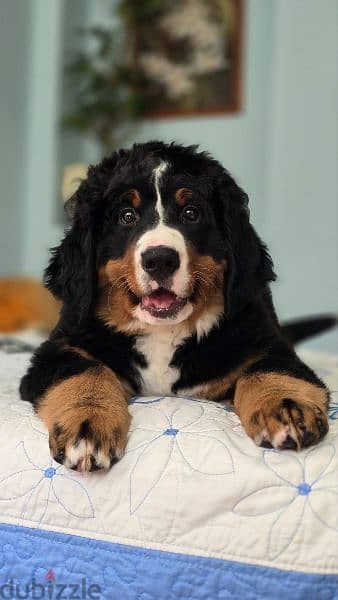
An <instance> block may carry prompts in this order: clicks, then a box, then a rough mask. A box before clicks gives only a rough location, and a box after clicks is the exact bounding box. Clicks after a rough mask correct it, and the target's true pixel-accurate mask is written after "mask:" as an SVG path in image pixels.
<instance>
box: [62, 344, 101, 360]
mask: <svg viewBox="0 0 338 600" xmlns="http://www.w3.org/2000/svg"><path fill="white" fill-rule="evenodd" d="M64 349H65V350H68V351H70V352H74V353H75V354H78V355H79V356H81V357H82V358H87V359H88V360H95V358H94V357H93V356H92V355H91V354H89V352H87V350H83V348H78V347H77V346H68V345H66V346H64Z"/></svg>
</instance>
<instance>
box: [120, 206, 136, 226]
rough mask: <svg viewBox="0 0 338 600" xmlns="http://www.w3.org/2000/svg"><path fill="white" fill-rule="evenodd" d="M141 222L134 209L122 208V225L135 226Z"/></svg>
mask: <svg viewBox="0 0 338 600" xmlns="http://www.w3.org/2000/svg"><path fill="white" fill-rule="evenodd" d="M138 220H139V215H138V213H137V212H136V210H134V209H133V208H122V210H120V214H119V224H120V225H134V223H136V222H137V221H138Z"/></svg>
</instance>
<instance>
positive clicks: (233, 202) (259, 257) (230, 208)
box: [218, 174, 276, 317]
mask: <svg viewBox="0 0 338 600" xmlns="http://www.w3.org/2000/svg"><path fill="white" fill-rule="evenodd" d="M218 196H219V199H220V202H221V210H222V216H223V227H224V232H225V254H226V256H225V258H226V263H227V266H226V271H225V278H224V295H225V309H226V314H227V316H228V317H231V316H233V315H234V314H236V313H237V312H238V311H240V310H241V309H242V308H244V307H245V306H246V305H247V304H249V303H250V302H251V301H252V300H253V299H254V297H255V296H256V295H257V293H258V292H259V291H260V290H263V289H264V288H265V287H266V285H267V284H268V283H269V282H270V281H274V280H275V279H276V275H275V273H274V270H273V262H272V259H271V257H270V255H269V252H268V250H267V248H266V246H265V244H264V243H263V242H262V240H261V239H260V238H259V237H258V235H257V233H256V232H255V230H254V228H253V226H252V225H251V223H250V213H249V208H248V196H247V194H246V193H245V192H244V191H243V190H242V189H241V188H240V187H239V186H238V185H237V184H236V183H235V181H234V180H233V179H232V178H231V177H230V176H229V175H228V174H226V175H223V177H222V181H221V183H220V188H219V194H218Z"/></svg>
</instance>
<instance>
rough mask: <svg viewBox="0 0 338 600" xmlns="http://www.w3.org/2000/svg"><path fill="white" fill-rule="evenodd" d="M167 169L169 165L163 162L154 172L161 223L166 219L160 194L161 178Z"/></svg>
mask: <svg viewBox="0 0 338 600" xmlns="http://www.w3.org/2000/svg"><path fill="white" fill-rule="evenodd" d="M167 168H168V163H167V162H164V161H161V162H160V164H159V165H158V167H156V169H154V170H153V177H154V183H155V190H156V211H157V213H158V215H159V217H160V222H162V221H163V217H164V209H163V204H162V198H161V192H160V183H161V177H162V175H163V173H164V172H165V171H166V170H167Z"/></svg>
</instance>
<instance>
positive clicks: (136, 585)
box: [0, 524, 338, 600]
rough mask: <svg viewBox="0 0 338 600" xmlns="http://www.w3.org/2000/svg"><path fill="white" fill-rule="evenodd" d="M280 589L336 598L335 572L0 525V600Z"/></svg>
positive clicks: (296, 598) (250, 593) (251, 593)
mask: <svg viewBox="0 0 338 600" xmlns="http://www.w3.org/2000/svg"><path fill="white" fill-rule="evenodd" d="M121 527H122V528H123V524H121ZM6 586H7V587H6ZM27 586H28V587H27ZM39 586H40V587H39ZM61 586H63V589H61ZM93 586H94V587H93ZM61 592H62V594H61ZM25 593H26V594H27V593H28V594H29V595H26V596H25V595H24V594H25ZM58 594H59V595H58ZM285 594H287V597H289V598H293V600H301V599H303V598H316V600H337V599H338V575H326V574H325V575H324V574H309V573H299V572H295V571H285V570H280V569H277V568H271V567H264V566H258V565H252V564H244V563H239V562H235V561H228V560H222V559H216V558H204V557H198V556H192V555H186V554H177V553H173V552H164V551H159V550H150V549H146V548H139V547H136V546H130V545H123V544H114V543H110V542H104V541H101V540H96V539H88V538H83V537H79V536H74V535H68V534H63V533H56V532H54V531H44V530H41V529H30V528H26V527H19V526H16V525H5V524H3V525H1V524H0V599H2V598H19V597H22V598H24V597H26V598H35V597H36V598H48V599H49V600H53V599H54V598H57V597H59V598H81V599H82V600H84V599H87V598H88V599H91V598H93V599H95V600H96V599H97V598H99V599H100V600H101V599H102V600H103V599H107V600H115V599H116V600H136V599H137V600H162V599H163V600H177V599H180V600H210V599H212V600H216V599H217V600H230V599H231V600H232V599H236V600H238V598H245V599H246V600H258V599H261V598H264V600H276V599H277V598H281V597H282V595H285Z"/></svg>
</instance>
